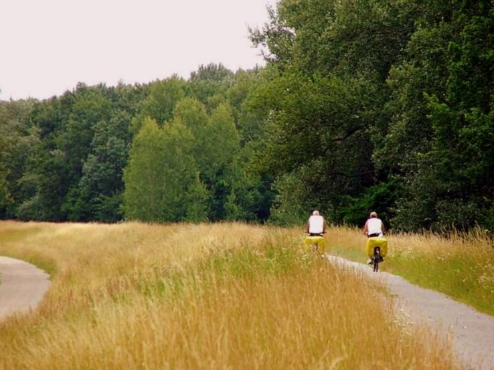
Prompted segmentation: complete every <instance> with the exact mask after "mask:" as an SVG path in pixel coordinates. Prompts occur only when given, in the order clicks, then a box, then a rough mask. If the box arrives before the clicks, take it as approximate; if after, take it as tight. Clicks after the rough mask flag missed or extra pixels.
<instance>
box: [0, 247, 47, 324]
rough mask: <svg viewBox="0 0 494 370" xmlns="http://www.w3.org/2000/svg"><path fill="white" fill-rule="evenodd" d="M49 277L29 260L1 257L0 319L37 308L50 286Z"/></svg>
mask: <svg viewBox="0 0 494 370" xmlns="http://www.w3.org/2000/svg"><path fill="white" fill-rule="evenodd" d="M48 278H49V276H48V274H46V273H45V272H43V271H41V270H40V269H38V268H37V267H35V266H33V265H31V264H29V263H27V262H24V261H19V260H16V259H13V258H9V257H0V320H2V319H4V318H6V317H7V316H9V315H11V314H13V313H17V312H29V311H30V310H33V309H35V308H36V306H37V305H38V303H39V302H40V301H41V299H43V296H44V295H45V293H46V291H47V290H48V288H49V286H50V281H49V280H48Z"/></svg>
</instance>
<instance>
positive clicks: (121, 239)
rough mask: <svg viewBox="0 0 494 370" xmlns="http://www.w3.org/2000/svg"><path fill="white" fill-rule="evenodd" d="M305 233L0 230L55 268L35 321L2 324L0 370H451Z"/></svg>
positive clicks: (430, 344) (194, 228) (23, 251)
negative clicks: (304, 241) (314, 249)
mask: <svg viewBox="0 0 494 370" xmlns="http://www.w3.org/2000/svg"><path fill="white" fill-rule="evenodd" d="M299 246H300V233H299V232H298V231H297V230H279V229H275V228H268V227H260V226H249V225H243V224H218V225H169V226H162V225H145V224H138V223H126V224H119V225H112V226H109V225H94V224H90V225H75V224H64V225H54V224H36V223H30V224H22V223H12V222H3V223H0V252H1V253H8V254H9V255H11V256H18V257H21V258H29V259H31V260H32V261H36V262H37V263H41V264H43V265H44V266H46V267H47V268H50V269H51V271H52V273H53V285H52V287H51V288H50V291H49V293H48V294H47V296H46V299H45V300H44V301H43V302H42V304H41V306H40V308H39V310H37V311H36V312H34V313H32V314H29V315H22V316H16V317H12V318H10V319H8V320H6V321H5V322H2V323H0V333H1V335H0V366H1V368H2V369H41V370H42V369H282V368H283V369H331V368H333V369H367V368H382V369H414V368H415V369H423V368H428V369H453V368H457V366H456V365H455V363H454V361H453V356H452V353H451V348H450V346H449V345H447V344H444V343H441V342H440V341H439V340H438V339H437V338H436V337H435V335H434V334H431V333H430V332H427V331H426V330H425V329H409V328H407V329H406V330H405V329H404V328H403V326H402V325H400V323H399V322H397V321H396V319H395V317H394V314H393V312H392V308H391V306H390V303H389V302H387V301H385V300H384V297H383V298H382V299H381V298H378V299H376V296H377V295H378V294H379V291H380V287H379V286H378V285H377V284H376V283H375V282H374V283H372V282H370V281H368V280H366V279H365V277H364V276H362V275H359V274H356V273H352V272H351V271H345V270H338V269H337V268H335V267H334V266H331V265H329V264H328V263H327V262H326V261H325V260H323V259H321V258H318V257H317V256H314V255H312V254H306V253H305V252H303V251H301V250H300V249H299Z"/></svg>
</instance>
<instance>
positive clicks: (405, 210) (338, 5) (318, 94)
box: [0, 0, 494, 231]
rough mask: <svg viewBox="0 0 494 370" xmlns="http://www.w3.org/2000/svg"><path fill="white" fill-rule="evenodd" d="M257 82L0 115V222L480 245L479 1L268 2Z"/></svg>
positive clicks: (488, 94) (483, 145) (167, 84)
mask: <svg viewBox="0 0 494 370" xmlns="http://www.w3.org/2000/svg"><path fill="white" fill-rule="evenodd" d="M268 15H269V20H268V22H267V23H266V24H265V25H264V27H262V28H260V29H250V30H249V31H250V38H251V40H252V43H253V45H254V46H257V47H259V50H261V51H262V53H263V56H264V59H265V60H266V66H265V67H262V68H260V67H259V68H255V69H253V70H248V71H243V70H238V71H236V72H232V71H230V70H228V69H227V68H225V67H224V66H222V65H221V64H220V65H215V64H211V65H207V66H200V67H199V68H198V70H197V71H194V72H192V73H191V75H190V77H189V78H188V79H182V78H179V77H177V76H172V77H170V78H168V79H165V80H160V81H159V80H157V81H154V82H152V83H149V84H144V85H139V84H136V85H132V86H131V85H126V84H123V83H121V84H119V85H117V86H115V87H106V86H105V85H98V86H86V85H84V84H79V85H78V86H77V87H76V88H75V89H74V90H73V91H67V92H66V93H65V94H63V95H62V96H60V97H53V98H51V99H47V100H43V101H38V100H34V99H28V100H19V101H12V100H11V101H2V102H1V103H0V130H1V132H0V155H1V157H0V217H1V218H19V219H22V220H49V221H102V222H116V221H119V220H122V219H136V220H144V221H157V222H176V221H191V222H202V221H221V220H244V221H249V222H266V221H269V222H274V223H278V224H289V223H294V222H300V221H301V220H304V219H305V218H306V216H307V215H308V212H309V211H310V210H311V209H314V208H318V209H319V210H320V211H322V212H323V213H324V214H325V215H326V216H327V217H328V218H329V219H330V221H332V222H334V223H348V224H358V225H361V224H362V223H363V222H364V220H365V218H366V216H367V215H368V213H369V211H370V210H374V211H376V212H378V214H380V216H382V218H383V219H384V220H385V222H386V223H388V226H391V227H393V228H396V229H400V230H405V231H417V230H423V229H428V230H434V231H445V230H449V229H451V228H456V229H461V230H468V229H470V228H472V227H475V226H481V227H483V228H487V229H490V230H492V229H493V228H494V175H493V174H494V113H493V99H494V93H493V91H494V90H493V86H494V83H493V73H494V69H493V67H492V66H493V65H494V46H493V39H494V36H493V35H494V9H493V4H492V2H491V1H465V0H464V1H457V0H453V1H450V0H448V1H445V0H444V1H443V0H414V1H411V0H366V1H353V0H338V1H337V0H282V1H280V2H278V4H277V6H276V7H275V8H268Z"/></svg>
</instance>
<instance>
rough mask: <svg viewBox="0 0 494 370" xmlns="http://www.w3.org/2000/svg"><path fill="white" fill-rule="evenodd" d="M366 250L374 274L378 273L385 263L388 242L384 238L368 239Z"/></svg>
mask: <svg viewBox="0 0 494 370" xmlns="http://www.w3.org/2000/svg"><path fill="white" fill-rule="evenodd" d="M365 250H366V254H367V256H368V258H369V261H368V264H369V265H372V267H373V271H374V272H378V271H379V264H380V263H381V262H384V258H383V257H386V255H387V253H388V241H387V240H386V239H385V238H384V237H372V238H368V239H367V243H366V246H365Z"/></svg>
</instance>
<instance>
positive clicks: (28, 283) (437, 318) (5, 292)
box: [0, 255, 494, 370]
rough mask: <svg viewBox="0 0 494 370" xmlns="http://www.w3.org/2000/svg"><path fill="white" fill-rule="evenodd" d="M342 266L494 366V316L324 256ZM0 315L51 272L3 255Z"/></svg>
mask: <svg viewBox="0 0 494 370" xmlns="http://www.w3.org/2000/svg"><path fill="white" fill-rule="evenodd" d="M326 257H327V259H328V260H329V261H330V262H331V263H334V264H337V265H340V266H341V267H342V268H349V269H354V270H355V271H358V272H362V273H364V274H367V275H369V276H370V277H371V278H374V279H382V280H383V281H384V283H385V284H386V286H387V288H388V291H389V292H390V293H391V294H392V296H394V297H395V299H396V312H397V314H398V315H399V316H401V319H402V321H403V322H405V323H407V324H421V323H425V324H427V325H429V326H431V327H432V328H433V329H435V328H437V329H439V330H440V331H441V332H442V333H443V334H444V336H445V337H450V338H452V339H453V341H454V343H455V346H456V350H457V353H458V354H459V356H460V359H461V360H462V361H463V362H464V363H465V365H466V367H467V368H473V369H481V370H494V317H492V316H489V315H485V314H482V313H479V312H477V311H475V310H474V309H473V308H470V307H469V306H467V305H464V304H462V303H458V302H455V301H453V300H452V299H451V298H449V297H447V296H445V295H444V294H441V293H438V292H435V291H432V290H429V289H423V288H419V287H417V286H414V285H412V284H410V283H408V282H407V281H405V280H404V279H402V278H400V277H398V276H394V275H391V274H388V273H386V272H379V273H373V272H372V269H371V268H370V267H369V266H366V265H363V264H359V263H356V262H350V261H347V260H345V259H342V258H339V257H334V256H329V255H327V256H326ZM0 274H1V275H0V281H1V283H0V320H1V319H4V318H5V317H7V316H8V315H11V314H13V313H16V312H29V311H30V310H32V309H34V308H36V306H37V305H38V304H39V302H40V301H41V299H42V298H43V296H44V294H45V292H46V291H47V290H48V288H49V286H50V281H49V280H48V277H49V276H48V275H47V274H46V273H45V272H43V271H41V270H39V269H38V268H36V267H35V266H33V265H31V264H29V263H27V262H23V261H19V260H16V259H13V258H8V257H0Z"/></svg>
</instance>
